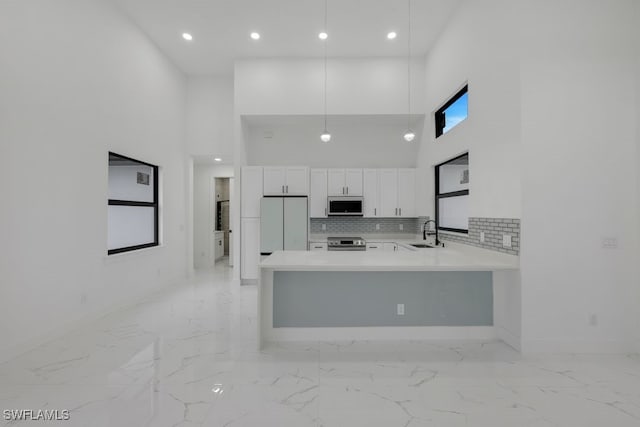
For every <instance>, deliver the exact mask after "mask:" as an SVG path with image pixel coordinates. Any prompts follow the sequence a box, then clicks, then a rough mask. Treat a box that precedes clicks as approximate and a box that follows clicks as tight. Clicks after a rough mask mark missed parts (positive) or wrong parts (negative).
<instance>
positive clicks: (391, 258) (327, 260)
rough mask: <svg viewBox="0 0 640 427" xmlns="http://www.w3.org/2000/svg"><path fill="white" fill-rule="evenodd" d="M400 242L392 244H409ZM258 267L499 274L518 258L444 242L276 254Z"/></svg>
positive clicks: (515, 268) (278, 252)
mask: <svg viewBox="0 0 640 427" xmlns="http://www.w3.org/2000/svg"><path fill="white" fill-rule="evenodd" d="M400 240H401V239H393V240H392V241H394V242H398V243H408V241H407V242H400ZM375 241H377V242H380V241H382V240H375ZM413 241H415V240H413ZM260 267H261V268H263V269H271V270H288V271H291V270H296V271H319V270H327V271H498V270H517V269H518V268H519V257H517V256H515V255H507V254H503V253H499V252H495V251H489V250H486V249H480V248H476V247H473V246H468V245H461V244H456V243H449V242H447V244H446V247H445V248H431V249H417V250H415V251H396V252H384V251H276V252H274V253H273V254H272V255H270V256H268V257H267V258H265V259H264V260H263V261H262V262H261V263H260Z"/></svg>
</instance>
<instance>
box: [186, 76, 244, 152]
mask: <svg viewBox="0 0 640 427" xmlns="http://www.w3.org/2000/svg"><path fill="white" fill-rule="evenodd" d="M187 151H188V152H189V154H192V155H211V156H217V157H221V158H222V159H223V160H224V161H225V162H228V163H232V162H233V79H232V78H230V77H204V76H191V77H189V78H188V80H187Z"/></svg>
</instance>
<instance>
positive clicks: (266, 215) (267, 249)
mask: <svg viewBox="0 0 640 427" xmlns="http://www.w3.org/2000/svg"><path fill="white" fill-rule="evenodd" d="M307 204H308V201H307V198H306V197H263V198H262V199H261V200H260V254H261V255H271V253H272V252H274V251H281V250H285V251H306V250H307V246H308V240H309V239H308V224H309V213H308V205H307Z"/></svg>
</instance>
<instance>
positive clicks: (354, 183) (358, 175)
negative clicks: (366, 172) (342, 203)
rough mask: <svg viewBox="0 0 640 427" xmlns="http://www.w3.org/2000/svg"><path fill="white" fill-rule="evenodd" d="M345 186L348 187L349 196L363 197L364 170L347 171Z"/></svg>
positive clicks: (345, 172)
mask: <svg viewBox="0 0 640 427" xmlns="http://www.w3.org/2000/svg"><path fill="white" fill-rule="evenodd" d="M344 186H345V187H347V196H362V169H346V170H345V171H344Z"/></svg>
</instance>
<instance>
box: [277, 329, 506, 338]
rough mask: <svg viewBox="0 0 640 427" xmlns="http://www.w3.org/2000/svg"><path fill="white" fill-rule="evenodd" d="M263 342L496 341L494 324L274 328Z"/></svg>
mask: <svg viewBox="0 0 640 427" xmlns="http://www.w3.org/2000/svg"><path fill="white" fill-rule="evenodd" d="M264 338H265V340H266V341H349V340H389V341H392V340H495V339H497V338H498V336H497V335H496V330H495V328H494V327H493V326H468V327H467V326H461V327H458V326H442V327H441V326H389V327H362V328H360V327H345V328H273V329H271V330H269V331H265V334H264Z"/></svg>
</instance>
